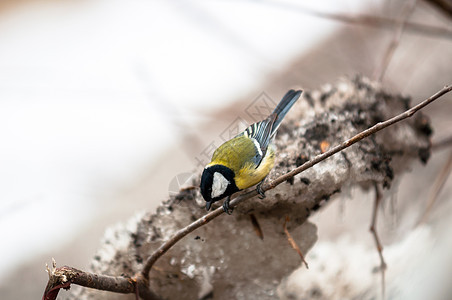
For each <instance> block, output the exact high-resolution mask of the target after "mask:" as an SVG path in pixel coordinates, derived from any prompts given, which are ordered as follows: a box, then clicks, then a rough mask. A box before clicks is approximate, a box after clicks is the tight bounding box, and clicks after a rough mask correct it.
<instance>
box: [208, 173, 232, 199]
mask: <svg viewBox="0 0 452 300" xmlns="http://www.w3.org/2000/svg"><path fill="white" fill-rule="evenodd" d="M228 185H229V181H228V180H227V179H226V178H225V177H224V176H223V175H222V174H221V173H219V172H215V173H214V174H213V183H212V195H211V197H212V198H216V197H218V196H221V195H223V194H224V192H225V191H226V189H227V188H228Z"/></svg>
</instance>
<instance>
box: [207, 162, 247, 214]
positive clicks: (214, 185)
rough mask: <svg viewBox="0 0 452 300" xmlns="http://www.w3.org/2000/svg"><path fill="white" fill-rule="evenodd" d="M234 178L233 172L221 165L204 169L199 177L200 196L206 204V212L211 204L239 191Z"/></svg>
mask: <svg viewBox="0 0 452 300" xmlns="http://www.w3.org/2000/svg"><path fill="white" fill-rule="evenodd" d="M234 176H235V174H234V171H232V170H231V169H229V168H228V167H225V166H223V165H213V166H209V167H206V168H205V169H204V171H203V172H202V177H201V195H202V196H203V197H204V200H206V202H207V203H206V208H207V210H209V209H210V206H211V205H212V203H214V202H216V201H218V200H221V199H223V198H224V197H226V196H230V195H232V194H234V193H235V192H238V191H239V189H238V188H237V186H236V185H235V181H234Z"/></svg>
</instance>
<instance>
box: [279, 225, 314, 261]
mask: <svg viewBox="0 0 452 300" xmlns="http://www.w3.org/2000/svg"><path fill="white" fill-rule="evenodd" d="M289 220H290V219H289V217H286V220H285V221H284V233H285V234H286V236H287V240H288V241H289V244H290V246H292V248H294V249H295V251H297V253H298V255H300V258H301V261H302V262H303V263H304V265H305V266H306V269H309V266H308V263H307V262H306V260H305V259H304V255H303V252H301V249H300V247H298V245H297V242H295V240H294V239H293V237H292V235H291V234H290V232H289V230H287V223H288V222H289Z"/></svg>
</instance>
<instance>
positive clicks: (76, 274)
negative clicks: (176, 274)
mask: <svg viewBox="0 0 452 300" xmlns="http://www.w3.org/2000/svg"><path fill="white" fill-rule="evenodd" d="M47 272H48V273H49V281H48V283H47V286H46V289H45V291H44V295H43V296H42V299H43V300H53V299H56V297H57V295H58V292H59V290H60V289H61V288H63V289H69V288H70V285H71V284H76V285H80V286H84V287H88V288H92V289H96V290H102V291H110V292H115V293H119V294H132V293H137V294H139V295H140V297H141V298H143V299H145V300H156V299H160V298H159V297H158V296H157V295H155V294H154V293H153V292H152V291H150V290H149V288H148V281H147V279H145V278H143V277H142V276H141V274H139V275H137V276H136V277H133V278H130V277H124V276H116V277H115V276H108V275H101V274H94V273H90V272H85V271H82V270H78V269H75V268H72V267H68V266H63V267H60V268H56V263H55V261H53V266H52V269H50V268H49V267H47Z"/></svg>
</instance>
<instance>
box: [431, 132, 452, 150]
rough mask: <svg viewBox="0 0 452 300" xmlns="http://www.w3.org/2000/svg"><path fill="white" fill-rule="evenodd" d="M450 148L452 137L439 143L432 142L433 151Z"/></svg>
mask: <svg viewBox="0 0 452 300" xmlns="http://www.w3.org/2000/svg"><path fill="white" fill-rule="evenodd" d="M450 146H452V136H449V137H447V138H444V139H442V140H440V141H437V142H432V151H437V150H442V149H443V148H447V147H450Z"/></svg>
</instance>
